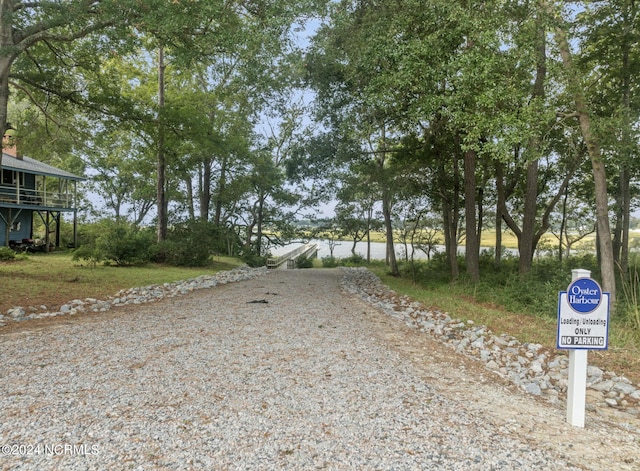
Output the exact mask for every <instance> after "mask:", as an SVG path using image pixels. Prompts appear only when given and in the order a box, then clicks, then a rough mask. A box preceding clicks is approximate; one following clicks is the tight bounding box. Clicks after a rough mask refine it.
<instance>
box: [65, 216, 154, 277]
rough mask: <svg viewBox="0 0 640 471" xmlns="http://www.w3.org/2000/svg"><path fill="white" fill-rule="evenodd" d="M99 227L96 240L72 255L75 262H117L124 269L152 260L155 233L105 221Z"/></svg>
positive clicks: (125, 224) (118, 222)
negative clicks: (125, 266) (126, 266)
mask: <svg viewBox="0 0 640 471" xmlns="http://www.w3.org/2000/svg"><path fill="white" fill-rule="evenodd" d="M97 226H99V230H100V232H99V234H98V235H97V237H95V240H94V241H93V242H89V243H88V244H86V245H84V246H83V247H80V248H79V249H77V250H76V251H75V252H74V254H73V259H74V260H88V261H90V262H92V263H96V262H99V261H102V262H104V263H111V262H114V263H115V264H116V265H118V266H122V265H131V264H136V263H145V262H148V261H149V260H150V259H151V249H152V247H153V245H154V244H155V241H154V234H153V232H151V231H147V230H140V229H138V228H137V227H135V226H133V225H132V224H129V223H127V222H121V221H110V220H104V221H101V222H100V223H99V224H98V225H97Z"/></svg>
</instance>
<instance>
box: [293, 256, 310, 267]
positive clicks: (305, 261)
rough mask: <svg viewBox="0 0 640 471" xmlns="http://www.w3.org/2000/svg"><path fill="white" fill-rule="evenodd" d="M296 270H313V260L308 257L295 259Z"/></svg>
mask: <svg viewBox="0 0 640 471" xmlns="http://www.w3.org/2000/svg"><path fill="white" fill-rule="evenodd" d="M296 267H297V268H313V259H312V258H309V257H302V256H301V257H298V258H297V259H296Z"/></svg>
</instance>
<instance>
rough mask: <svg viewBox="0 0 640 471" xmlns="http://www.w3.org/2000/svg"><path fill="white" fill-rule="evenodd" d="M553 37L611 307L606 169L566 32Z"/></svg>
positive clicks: (612, 283) (612, 271)
mask: <svg viewBox="0 0 640 471" xmlns="http://www.w3.org/2000/svg"><path fill="white" fill-rule="evenodd" d="M555 37H556V41H557V43H558V47H559V49H560V55H561V57H562V64H563V66H564V69H565V71H566V73H567V77H568V84H567V85H568V89H569V90H570V92H571V93H572V95H573V100H574V103H575V106H576V114H577V116H578V122H579V124H580V132H581V134H582V138H583V139H584V141H585V143H586V145H587V152H588V153H589V157H590V159H591V167H592V169H593V182H594V185H595V202H596V226H597V232H598V249H599V253H600V274H601V276H602V287H603V289H604V290H605V291H609V293H610V303H611V308H612V310H615V301H616V279H615V269H614V261H613V244H612V242H611V229H610V227H609V198H608V195H607V175H606V170H605V167H604V161H603V158H602V154H601V152H600V145H599V142H598V140H597V139H596V137H595V136H594V135H593V134H592V132H591V118H590V115H589V109H588V107H587V101H586V99H585V96H584V91H583V88H582V83H581V80H580V77H579V76H578V73H577V71H576V70H575V68H574V67H573V61H572V57H571V50H570V48H569V42H568V40H567V35H566V32H565V31H564V30H563V29H562V28H560V27H557V28H556V29H555Z"/></svg>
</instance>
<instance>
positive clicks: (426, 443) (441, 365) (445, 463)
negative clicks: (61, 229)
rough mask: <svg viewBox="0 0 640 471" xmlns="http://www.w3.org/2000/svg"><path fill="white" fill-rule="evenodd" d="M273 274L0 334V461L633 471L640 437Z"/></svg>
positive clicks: (336, 284)
mask: <svg viewBox="0 0 640 471" xmlns="http://www.w3.org/2000/svg"><path fill="white" fill-rule="evenodd" d="M340 279H341V271H340V270H339V269H335V270H283V271H275V272H271V273H269V274H267V275H264V276H261V277H258V278H254V279H252V280H249V281H243V282H238V283H233V284H228V285H225V286H218V287H215V288H211V289H206V290H202V291H199V292H194V293H192V294H190V295H187V296H184V297H181V298H174V299H170V300H165V301H161V302H158V303H154V304H150V305H143V306H136V307H133V306H131V307H125V308H120V309H114V310H112V311H110V312H108V313H105V314H99V315H96V314H83V315H78V316H74V317H66V318H58V319H48V320H46V321H43V322H35V321H34V322H33V323H31V324H30V323H27V322H25V323H23V324H24V325H21V326H20V328H18V329H13V330H10V331H8V332H5V333H0V361H1V365H2V369H1V373H0V375H1V376H0V377H1V384H0V442H1V443H2V444H3V445H4V446H3V447H2V452H3V455H4V456H2V457H0V468H1V469H20V470H48V469H59V470H85V469H86V470H89V469H91V470H107V469H109V470H120V469H122V470H129V469H131V470H156V469H167V470H182V469H184V470H191V469H203V470H226V469H229V470H232V469H233V470H235V469H243V470H271V469H274V470H275V469H286V470H290V469H300V470H307V469H330V470H391V469H393V470H404V469H406V470H416V469H418V470H419V469H423V470H483V471H485V470H545V471H550V470H574V469H594V470H595V469H597V470H601V469H612V470H613V469H615V470H626V469H629V470H632V469H639V468H640V455H639V454H638V437H637V436H633V435H632V432H630V431H626V430H625V429H624V428H620V427H617V426H616V425H615V424H613V423H611V422H606V421H603V420H601V419H595V418H591V417H589V418H588V421H589V425H588V426H587V427H586V428H585V429H579V430H576V429H575V428H574V427H571V426H569V425H566V424H564V411H563V410H562V409H560V408H558V407H554V406H551V405H548V404H545V403H542V402H540V401H537V400H535V399H534V398H533V397H531V396H528V395H525V394H523V393H521V392H518V391H517V390H514V389H512V388H509V387H508V386H506V385H503V384H501V383H500V381H499V380H497V379H496V378H493V377H491V376H490V373H488V372H486V371H484V370H483V369H482V368H479V367H477V366H475V365H473V364H472V362H470V360H467V359H464V358H462V357H460V356H457V355H455V354H454V353H453V352H452V351H451V350H446V349H444V347H441V346H438V345H437V344H436V343H434V342H432V341H430V340H429V339H428V338H425V336H424V335H420V334H419V333H416V332H414V331H410V329H408V328H407V327H406V326H405V325H404V324H402V323H400V322H398V321H396V320H394V319H392V318H389V317H388V316H386V315H384V314H383V313H381V312H380V311H378V310H377V309H375V308H373V307H371V306H369V305H367V304H366V303H364V302H363V301H361V300H359V299H356V298H355V297H354V296H350V295H348V294H346V293H345V292H343V291H342V290H341V287H340Z"/></svg>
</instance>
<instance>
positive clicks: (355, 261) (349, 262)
mask: <svg viewBox="0 0 640 471" xmlns="http://www.w3.org/2000/svg"><path fill="white" fill-rule="evenodd" d="M342 263H343V264H344V265H345V266H347V267H353V266H356V267H357V266H360V265H364V264H365V259H364V257H363V256H362V255H360V254H355V255H351V256H350V257H347V258H343V259H342Z"/></svg>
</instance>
